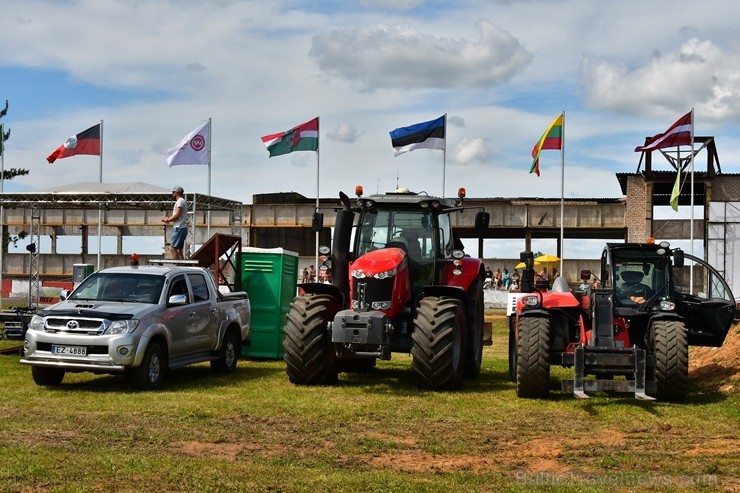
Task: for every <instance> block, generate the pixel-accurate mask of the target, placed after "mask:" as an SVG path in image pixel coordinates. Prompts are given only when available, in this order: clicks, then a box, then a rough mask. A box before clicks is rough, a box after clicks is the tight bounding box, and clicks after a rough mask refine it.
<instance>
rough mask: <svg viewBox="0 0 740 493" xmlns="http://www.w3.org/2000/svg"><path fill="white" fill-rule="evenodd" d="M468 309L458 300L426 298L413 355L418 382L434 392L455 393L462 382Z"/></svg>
mask: <svg viewBox="0 0 740 493" xmlns="http://www.w3.org/2000/svg"><path fill="white" fill-rule="evenodd" d="M463 330H465V308H464V307H463V306H462V303H460V301H458V300H456V299H455V298H448V297H444V296H443V297H439V298H438V297H436V296H429V297H426V298H422V300H421V301H420V302H419V307H418V308H417V311H416V318H415V319H414V333H413V334H412V336H411V338H412V345H411V356H412V357H413V364H412V366H413V368H414V372H415V374H416V375H415V376H416V383H417V385H419V387H421V388H424V389H430V390H451V389H456V388H458V387H460V384H461V383H462V377H463V371H464V368H463V366H464V364H463V350H464V348H463V337H462V336H463V334H462V331H463Z"/></svg>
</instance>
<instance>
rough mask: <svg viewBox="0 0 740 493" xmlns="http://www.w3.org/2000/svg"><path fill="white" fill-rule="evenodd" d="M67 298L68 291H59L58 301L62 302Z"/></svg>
mask: <svg viewBox="0 0 740 493" xmlns="http://www.w3.org/2000/svg"><path fill="white" fill-rule="evenodd" d="M67 298H69V289H62V290H61V291H59V299H60V300H62V301H64V300H66V299H67Z"/></svg>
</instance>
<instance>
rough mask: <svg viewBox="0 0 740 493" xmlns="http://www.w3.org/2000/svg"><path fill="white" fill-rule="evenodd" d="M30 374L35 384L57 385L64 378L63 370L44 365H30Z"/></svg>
mask: <svg viewBox="0 0 740 493" xmlns="http://www.w3.org/2000/svg"><path fill="white" fill-rule="evenodd" d="M31 375H32V376H33V381H34V382H36V385H48V386H54V385H59V384H60V383H62V380H64V370H59V369H58V368H46V367H44V366H32V367H31Z"/></svg>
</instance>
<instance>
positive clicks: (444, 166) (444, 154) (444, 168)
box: [442, 113, 447, 197]
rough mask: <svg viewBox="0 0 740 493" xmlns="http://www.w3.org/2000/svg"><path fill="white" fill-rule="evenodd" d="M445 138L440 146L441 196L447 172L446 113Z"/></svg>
mask: <svg viewBox="0 0 740 493" xmlns="http://www.w3.org/2000/svg"><path fill="white" fill-rule="evenodd" d="M444 128H445V138H444V147H443V148H442V197H444V196H445V175H446V173H447V113H445V126H444Z"/></svg>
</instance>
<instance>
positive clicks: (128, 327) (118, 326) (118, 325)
mask: <svg viewBox="0 0 740 493" xmlns="http://www.w3.org/2000/svg"><path fill="white" fill-rule="evenodd" d="M138 326H139V321H138V320H114V321H113V322H111V324H110V325H109V326H108V329H107V330H106V331H105V333H106V334H108V335H118V334H128V333H129V332H133V331H134V330H136V327H138Z"/></svg>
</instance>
